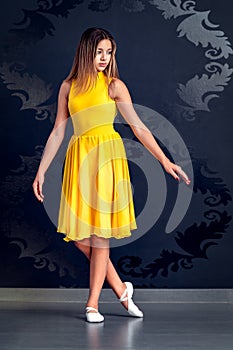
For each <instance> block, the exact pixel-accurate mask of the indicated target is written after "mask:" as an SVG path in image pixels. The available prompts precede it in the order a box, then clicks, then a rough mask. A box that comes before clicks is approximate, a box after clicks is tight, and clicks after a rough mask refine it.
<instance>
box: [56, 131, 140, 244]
mask: <svg viewBox="0 0 233 350" xmlns="http://www.w3.org/2000/svg"><path fill="white" fill-rule="evenodd" d="M136 228H137V225H136V220H135V211H134V203H133V195H132V185H131V182H130V174H129V168H128V161H127V158H126V152H125V147H124V143H123V140H122V138H121V136H120V134H119V133H118V132H116V131H115V130H114V129H113V128H112V127H111V126H104V127H99V128H95V129H94V130H90V131H89V132H87V133H85V134H83V135H81V136H80V135H79V136H77V135H75V134H74V135H72V137H71V139H70V142H69V145H68V149H67V153H66V158H65V163H64V168H63V179H62V191H61V200H60V209H59V216H58V225H57V232H61V233H63V234H64V235H65V237H64V240H65V241H67V242H69V241H80V240H82V239H84V238H90V237H91V236H92V235H96V236H98V237H103V238H116V239H121V238H125V237H129V236H131V230H134V229H136Z"/></svg>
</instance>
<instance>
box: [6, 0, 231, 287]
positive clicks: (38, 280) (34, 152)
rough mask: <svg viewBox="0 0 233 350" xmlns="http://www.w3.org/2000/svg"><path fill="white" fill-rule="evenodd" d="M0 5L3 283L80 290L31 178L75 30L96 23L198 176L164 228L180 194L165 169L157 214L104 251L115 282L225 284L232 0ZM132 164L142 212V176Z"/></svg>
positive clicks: (75, 262) (75, 259) (76, 257)
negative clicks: (138, 233) (139, 233)
mask: <svg viewBox="0 0 233 350" xmlns="http://www.w3.org/2000/svg"><path fill="white" fill-rule="evenodd" d="M12 3H14V5H15V6H12ZM2 6H3V10H2V11H4V13H5V19H4V20H3V22H2V23H1V26H2V28H1V32H2V33H3V34H2V35H1V41H2V50H1V53H0V77H1V83H0V92H1V101H2V103H1V123H2V128H1V132H2V135H1V156H2V161H3V165H4V166H3V167H2V171H1V183H0V190H1V224H0V227H1V237H2V242H1V243H2V244H1V245H0V252H1V254H0V271H1V282H0V286H1V287H58V288H64V287H65V288H70V287H77V288H78V287H87V286H88V262H87V261H86V259H85V258H84V256H82V255H81V253H80V252H79V251H78V250H77V249H76V248H75V247H74V246H73V245H72V244H71V243H69V244H67V243H64V241H62V238H63V237H61V235H59V234H58V233H56V228H55V227H54V225H53V223H52V222H51V221H50V219H49V217H48V216H47V214H46V211H45V210H44V207H43V206H42V205H41V204H40V203H38V202H37V201H36V199H35V198H34V196H33V193H32V187H31V185H32V181H33V179H34V176H35V173H36V171H37V167H38V164H39V161H40V157H41V155H42V152H43V148H44V146H45V143H46V139H47V137H48V135H49V132H50V131H51V129H52V125H53V123H54V120H55V117H56V107H57V93H58V88H59V85H60V83H61V82H62V80H63V79H64V78H65V77H66V75H67V74H68V72H69V69H70V67H71V64H72V60H73V55H74V52H75V49H76V45H77V42H78V40H79V38H80V35H81V33H82V31H83V30H84V29H85V28H87V27H90V26H101V27H104V28H107V29H109V31H110V32H112V33H113V35H114V36H115V37H116V40H117V43H118V52H117V58H118V62H119V67H120V73H121V78H122V79H123V80H124V81H126V82H127V85H128V86H129V89H130V91H131V92H132V96H133V100H134V102H135V103H139V104H141V105H143V104H144V105H146V106H148V107H150V108H151V109H153V110H155V111H158V112H159V113H160V114H162V115H163V116H164V117H165V118H167V119H168V120H169V121H170V122H171V123H172V124H173V125H174V126H175V127H176V129H177V130H178V131H179V133H180V134H181V135H182V137H183V139H184V141H185V143H186V146H187V148H188V150H189V153H190V157H191V160H192V165H193V173H194V183H193V196H192V201H191V204H190V206H189V209H188V211H187V213H186V215H185V217H184V219H183V221H182V222H181V223H180V224H179V226H178V227H177V228H176V229H175V230H174V231H173V232H172V233H171V234H169V235H166V234H165V226H166V221H167V218H168V217H169V215H170V212H171V210H172V208H171V207H172V203H174V197H175V196H176V192H177V188H175V186H174V183H173V180H172V179H171V178H169V177H168V176H166V181H167V186H168V191H169V195H168V198H167V205H166V206H165V208H164V210H163V212H162V214H161V217H160V218H159V220H158V221H157V222H156V223H155V225H154V226H153V227H152V228H151V229H150V230H149V231H148V232H147V233H146V234H145V235H144V236H143V237H141V238H140V239H138V240H136V241H135V242H133V243H131V244H128V245H125V246H122V247H118V248H114V249H112V252H111V254H112V259H113V261H114V262H115V264H116V265H117V267H118V270H119V272H120V274H121V276H122V278H123V279H130V280H132V281H133V282H134V283H135V285H137V286H138V287H143V288H144V287H150V288H161V287H167V288H186V287H187V288H188V287H191V288H195V287H198V288H202V287H203V288H208V287H209V288H211V287H216V288H225V287H228V288H232V287H233V286H232V284H233V282H232V281H233V278H232V277H233V276H232V263H233V257H232V254H231V249H232V246H233V238H232V236H231V235H230V233H231V231H232V226H231V225H232V223H231V219H232V217H231V212H232V176H231V175H230V174H231V170H232V169H231V164H230V161H229V159H230V156H231V147H232V138H231V134H232V118H231V111H232V98H231V92H232V79H231V76H232V73H233V62H232V53H233V50H232V41H233V37H232V32H231V31H230V28H231V18H230V16H229V15H228V14H229V13H230V12H231V11H232V9H233V5H232V3H231V2H230V0H227V1H226V2H224V5H222V4H219V2H218V1H217V0H214V1H211V2H210V1H207V0H202V1H200V0H199V1H198V0H196V1H191V0H186V1H185V0H142V1H131V0H121V1H114V0H108V1H106V0H105V1H101V0H100V1H99V0H98V1H94V0H93V1H91V0H86V1H85V0H69V1H61V0H53V1H52V0H34V1H25V2H24V5H23V6H22V5H20V2H17V1H11V6H10V4H5V5H2ZM148 120H149V119H148ZM122 132H123V135H124V137H125V140H126V141H125V144H126V145H127V139H129V140H130V139H131V140H133V139H134V137H133V135H132V133H131V132H130V130H128V128H127V127H126V128H124V130H122ZM135 141H136V142H137V140H135ZM65 142H67V140H66V141H65ZM65 146H66V143H64V147H63V152H65ZM162 146H163V145H162ZM172 146H173V148H174V149H175V145H172ZM165 151H167V149H166V148H165ZM174 151H175V150H174ZM127 152H128V154H130V155H131V159H132V160H133V159H137V158H139V157H140V156H141V153H140V152H141V151H140V149H137V147H134V148H130V145H129V146H128V147H127ZM170 155H171V156H173V154H170ZM129 165H130V171H131V174H132V182H133V186H134V189H135V193H134V199H135V206H136V214H139V213H140V211H141V210H142V208H143V206H144V205H145V202H146V197H147V195H146V191H147V182H146V177H145V176H143V174H141V173H140V172H139V170H138V169H137V167H136V166H135V165H134V164H133V162H129ZM54 205H55V207H56V205H57V203H55V204H54Z"/></svg>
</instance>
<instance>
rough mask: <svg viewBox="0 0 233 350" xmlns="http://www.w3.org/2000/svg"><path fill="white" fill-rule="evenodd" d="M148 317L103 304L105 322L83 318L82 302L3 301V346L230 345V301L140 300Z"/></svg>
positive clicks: (202, 349) (182, 349) (11, 349)
mask: <svg viewBox="0 0 233 350" xmlns="http://www.w3.org/2000/svg"><path fill="white" fill-rule="evenodd" d="M138 305H139V306H140V308H141V309H142V310H143V311H144V315H145V317H144V319H137V318H133V317H130V316H128V314H127V313H126V312H125V310H124V309H123V307H122V306H121V305H120V304H118V303H100V308H99V309H100V312H101V313H103V314H104V316H105V321H104V323H100V324H90V323H87V322H86V321H85V317H84V304H83V303H67V302H66V303H62V302H59V303H48V302H47V303H42V302H37V303H34V302H31V303H30V302H28V303H25V302H23V303H22V302H11V303H10V302H0V349H1V350H21V349H24V350H25V349H28V350H29V349H30V350H34V349H37V350H40V349H41V350H42V349H43V350H54V349H64V350H73V349H75V350H79V349H90V350H92V349H98V350H100V349H101V350H104V349H108V350H109V349H110V350H111V349H117V350H123V349H127V350H128V349H133V350H139V349H140V350H150V349H153V350H165V349H166V350H170V349H177V350H188V349H198V350H209V349H210V350H228V349H229V350H232V349H233V304H232V303H193V304H192V303H138Z"/></svg>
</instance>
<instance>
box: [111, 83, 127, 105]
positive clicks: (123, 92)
mask: <svg viewBox="0 0 233 350" xmlns="http://www.w3.org/2000/svg"><path fill="white" fill-rule="evenodd" d="M109 95H110V97H111V98H112V99H114V100H116V101H121V100H122V101H126V100H127V101H128V100H131V98H130V94H129V90H128V88H127V86H126V84H125V83H124V82H123V81H122V80H121V79H118V78H112V80H111V83H110V84H109Z"/></svg>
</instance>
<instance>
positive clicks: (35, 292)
mask: <svg viewBox="0 0 233 350" xmlns="http://www.w3.org/2000/svg"><path fill="white" fill-rule="evenodd" d="M87 296H88V289H81V288H77V289H74V288H67V289H66V288H61V289H59V288H58V289H46V288H45V289H41V288H0V301H2V302H4V301H12V302H13V301H14V302H76V303H84V302H85V301H86V299H87ZM134 298H135V300H137V302H142V303H233V289H136V290H135V293H134ZM100 302H108V303H109V302H113V303H114V302H118V301H117V298H116V296H115V294H114V293H113V292H112V290H111V289H103V290H102V293H101V296H100Z"/></svg>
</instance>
